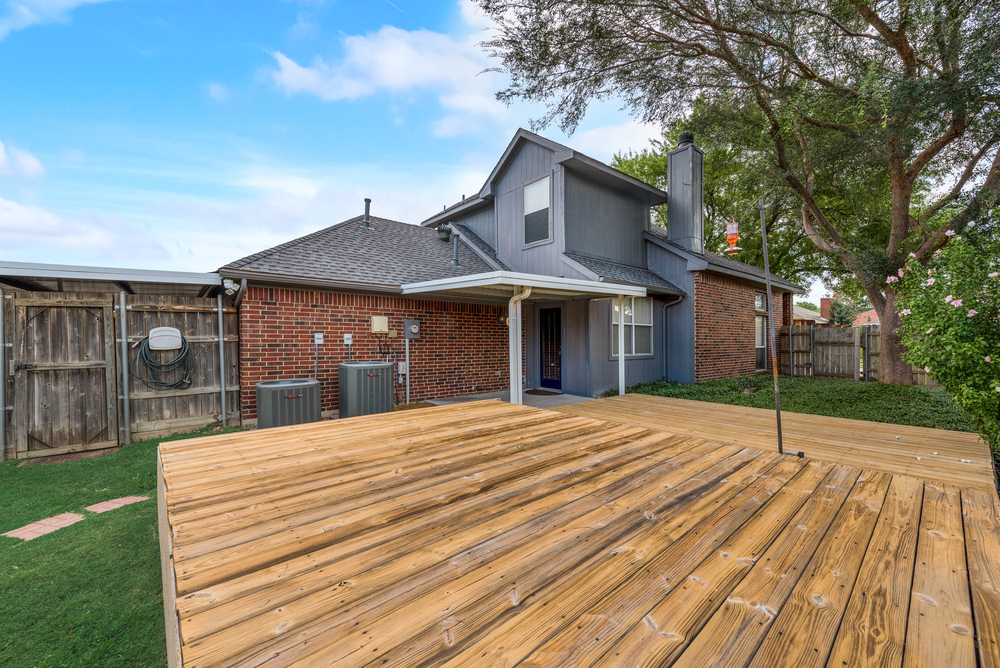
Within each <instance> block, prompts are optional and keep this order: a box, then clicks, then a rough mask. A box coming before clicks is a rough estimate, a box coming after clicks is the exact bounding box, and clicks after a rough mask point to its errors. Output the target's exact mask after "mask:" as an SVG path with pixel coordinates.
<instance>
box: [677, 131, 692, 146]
mask: <svg viewBox="0 0 1000 668" xmlns="http://www.w3.org/2000/svg"><path fill="white" fill-rule="evenodd" d="M693 143H694V133H693V132H682V133H681V134H680V136H679V137H678V138H677V146H678V147H681V146H687V145H688V144H693Z"/></svg>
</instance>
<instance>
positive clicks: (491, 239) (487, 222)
mask: <svg viewBox="0 0 1000 668" xmlns="http://www.w3.org/2000/svg"><path fill="white" fill-rule="evenodd" d="M454 222H456V223H462V224H463V225H467V226H468V227H469V229H470V230H472V231H473V232H475V233H476V234H478V235H479V238H480V239H482V240H483V241H485V242H486V243H488V244H489V245H490V246H491V247H492V248H493V250H496V248H497V217H496V213H495V212H494V210H493V208H492V207H491V208H489V209H484V210H483V211H478V212H476V213H474V214H472V215H471V216H468V217H467V218H456V219H455V221H454Z"/></svg>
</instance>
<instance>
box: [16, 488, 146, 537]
mask: <svg viewBox="0 0 1000 668" xmlns="http://www.w3.org/2000/svg"><path fill="white" fill-rule="evenodd" d="M148 498H149V497H148V496H123V497H121V498H120V499H111V500H110V501H101V502H100V503H95V504H94V505H92V506H87V507H86V508H84V510H89V511H90V512H92V513H106V512H108V511H109V510H114V509H115V508H121V507H122V506H127V505H129V504H130V503H138V502H140V501H145V500H146V499H148ZM82 519H83V515H77V514H76V513H63V514H62V515H56V516H55V517H47V518H45V519H44V520H39V521H37V522H33V523H31V524H28V525H27V526H23V527H21V528H20V529H14V530H13V531H8V532H7V533H5V534H3V535H4V536H8V537H10V538H20V539H22V540H34V539H35V538H38V537H39V536H44V535H45V534H47V533H52V532H53V531H55V530H56V529H62V528H63V527H68V526H69V525H70V524H76V523H77V522H79V521H80V520H82Z"/></svg>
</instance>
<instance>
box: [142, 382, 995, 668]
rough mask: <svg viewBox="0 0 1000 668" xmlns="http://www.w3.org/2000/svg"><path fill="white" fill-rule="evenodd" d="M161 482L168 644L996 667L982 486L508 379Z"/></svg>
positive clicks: (230, 659) (427, 658)
mask: <svg viewBox="0 0 1000 668" xmlns="http://www.w3.org/2000/svg"><path fill="white" fill-rule="evenodd" d="M595 403H596V402H595ZM587 405H594V403H591V404H584V406H587ZM598 405H601V404H598ZM159 478H160V494H159V502H160V521H161V549H162V556H163V560H164V565H165V567H164V581H165V589H164V600H165V606H166V612H167V629H168V651H169V654H170V662H171V665H174V666H176V665H183V666H185V667H187V668H196V667H206V666H213V667H214V666H297V667H306V666H342V667H347V666H351V667H358V668H360V667H363V666H394V667H399V666H412V667H417V666H424V667H427V668H430V667H439V666H443V667H448V668H458V667H467V668H471V667H477V668H478V667H487V666H490V667H494V666H495V667H499V666H505V667H512V666H522V667H529V666H530V667H540V666H580V667H583V666H595V667H596V666H602V667H606V668H612V667H632V666H643V667H647V666H648V667H653V666H690V667H697V668H705V667H716V666H726V667H728V666H754V667H757V668H765V667H766V668H777V667H781V666H799V667H801V666H830V667H837V668H841V667H843V666H848V667H851V666H905V667H915V666H934V667H939V666H947V668H975V667H976V666H977V665H978V666H981V667H984V668H987V667H989V668H992V667H1000V645H998V642H1000V514H998V512H1000V508H998V502H997V498H996V495H995V494H994V493H992V492H990V491H987V490H982V489H968V488H960V487H957V486H947V485H935V484H927V483H925V482H924V481H922V480H920V479H917V478H914V477H909V476H904V475H890V474H888V473H884V472H879V471H875V470H871V469H866V468H861V467H854V466H848V465H844V464H834V463H828V462H821V461H816V460H809V459H799V458H796V457H788V456H780V455H778V454H776V453H772V452H765V451H763V450H759V449H754V448H747V447H743V446H742V445H741V444H738V443H736V444H720V443H717V442H712V441H709V440H704V439H701V438H697V437H694V436H691V435H687V434H682V435H676V434H669V433H665V432H663V431H659V430H654V429H649V428H644V427H637V426H631V425H624V424H620V423H618V422H615V421H610V420H596V419H592V418H589V417H583V416H576V415H570V414H567V413H564V412H555V411H543V410H538V409H532V408H526V407H521V406H511V405H509V404H505V403H500V402H496V401H491V402H477V403H471V404H459V405H454V406H447V407H441V408H430V409H423V410H418V411H403V412H398V413H392V414H386V415H379V416H372V417H366V418H355V419H351V420H341V421H334V422H325V423H318V424H311V425H300V426H297V427H290V428H284V429H272V430H267V431H258V432H244V433H239V434H226V435H219V436H212V437H208V438H203V439H197V440H189V441H175V442H170V443H164V444H162V445H161V446H160V474H159Z"/></svg>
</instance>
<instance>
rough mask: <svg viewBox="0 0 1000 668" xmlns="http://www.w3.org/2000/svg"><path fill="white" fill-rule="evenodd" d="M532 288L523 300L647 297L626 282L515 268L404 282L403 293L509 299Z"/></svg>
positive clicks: (481, 299) (476, 298)
mask: <svg viewBox="0 0 1000 668" xmlns="http://www.w3.org/2000/svg"><path fill="white" fill-rule="evenodd" d="M529 287H530V288H531V295H530V296H529V297H528V298H526V299H525V300H524V301H529V302H546V301H567V300H575V299H602V298H608V297H617V296H618V295H623V296H625V297H645V296H646V288H644V287H642V286H639V285H626V284H624V283H606V282H603V281H601V282H599V281H585V280H580V279H577V278H563V277H561V276H545V275H542V274H523V273H520V272H514V271H491V272H487V273H483V274H472V275H469V276H456V277H452V278H441V279H437V280H433V281H423V282H420V283H408V284H406V285H403V286H402V291H403V294H404V295H425V296H427V297H466V298H469V299H475V300H477V301H495V302H504V303H506V302H508V301H509V300H510V298H511V297H513V296H514V295H516V294H519V293H520V292H522V291H523V290H524V289H525V288H529Z"/></svg>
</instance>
